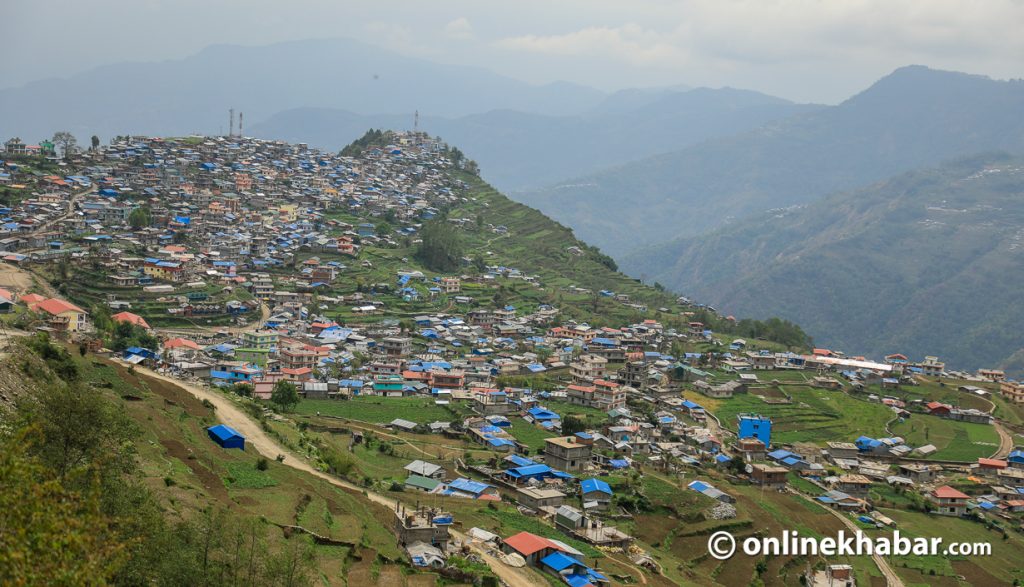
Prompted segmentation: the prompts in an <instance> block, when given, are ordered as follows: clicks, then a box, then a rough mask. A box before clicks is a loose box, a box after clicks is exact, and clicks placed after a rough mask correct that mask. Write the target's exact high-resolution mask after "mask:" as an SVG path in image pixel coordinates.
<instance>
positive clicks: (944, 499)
mask: <svg viewBox="0 0 1024 587" xmlns="http://www.w3.org/2000/svg"><path fill="white" fill-rule="evenodd" d="M928 499H929V500H930V501H931V502H932V503H934V504H935V513H937V514H942V515H943V516H962V515H964V514H965V513H967V500H968V499H970V498H969V497H968V496H967V495H966V494H964V493H961V492H960V491H957V490H956V489H953V488H952V487H950V486H949V485H943V486H942V487H937V488H935V489H932V490H931V491H929V492H928Z"/></svg>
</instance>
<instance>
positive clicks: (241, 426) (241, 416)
mask: <svg viewBox="0 0 1024 587" xmlns="http://www.w3.org/2000/svg"><path fill="white" fill-rule="evenodd" d="M135 370H136V371H137V372H139V373H142V374H144V375H146V376H147V377H152V378H155V379H159V380H161V381H166V382H167V383H171V384H173V385H177V386H178V387H180V388H182V389H184V390H185V391H187V392H189V393H190V394H192V395H193V396H195V397H196V398H197V399H200V400H207V401H209V402H210V403H211V404H213V406H214V407H215V408H216V411H217V419H218V420H220V421H221V422H223V423H224V424H227V425H228V426H230V427H232V428H234V429H235V430H237V431H238V432H239V433H240V434H241V435H242V436H244V437H245V441H246V442H247V443H248V444H249V445H250V446H252V447H253V448H254V449H256V452H258V453H260V454H262V455H263V456H265V457H267V458H270V459H276V458H277V456H278V455H284V456H285V459H284V463H283V464H285V465H287V466H289V467H291V468H293V469H296V470H298V471H302V472H304V473H308V474H310V475H313V476H314V477H317V478H320V479H323V480H324V481H327V482H328V483H330V484H332V485H335V486H337V487H341V488H343V489H348V490H352V491H357V492H359V493H362V494H364V495H365V496H366V497H367V499H369V500H370V501H372V502H374V503H377V504H380V505H382V506H384V507H387V508H388V509H390V510H392V511H394V509H395V507H396V505H397V503H398V502H396V501H395V500H394V499H391V498H389V497H385V496H383V495H380V494H378V493H374V492H372V491H367V490H366V489H365V488H364V487H359V486H358V485H354V484H352V483H349V482H347V481H343V480H341V479H338V478H337V477H333V476H331V475H328V474H327V473H324V472H323V471H320V470H319V469H317V468H315V467H313V466H312V465H310V464H309V463H307V462H306V461H305V460H304V459H302V458H301V457H299V456H298V455H296V454H294V453H293V452H291V451H290V450H288V449H286V448H284V447H283V446H281V445H280V444H278V443H277V442H276V441H275V440H273V439H272V438H270V436H268V435H267V433H266V432H264V431H263V429H262V428H261V427H260V426H259V424H257V423H256V422H254V421H253V420H252V418H250V417H249V415H248V414H246V413H245V412H244V411H242V409H241V408H240V407H238V406H237V405H236V404H235V403H234V402H232V401H231V400H229V399H227V398H226V397H224V396H223V395H221V394H219V393H216V392H214V391H212V390H209V389H204V388H202V387H198V386H196V385H192V384H189V383H186V382H183V381H181V380H178V379H174V378H173V377H168V376H166V375H162V374H160V373H157V372H155V371H152V370H150V369H147V368H145V367H140V366H136V367H135ZM451 534H452V536H454V537H455V538H456V539H458V540H460V541H461V542H462V543H463V544H466V545H467V546H469V548H470V549H472V550H473V551H474V553H475V554H476V555H477V556H479V557H480V558H481V559H483V561H484V562H485V563H486V564H487V566H488V567H490V568H491V570H492V571H494V574H496V575H497V576H498V578H499V579H501V581H502V582H503V583H505V584H506V585H508V586H509V587H547V586H548V583H547V582H546V581H544V580H543V579H542V578H541V577H539V576H537V574H536V573H534V572H532V571H530V570H529V569H528V568H515V567H510V566H508V565H506V564H504V563H503V562H501V561H500V560H499V559H498V558H497V557H495V556H494V555H492V554H490V553H488V552H487V551H486V550H485V549H484V548H482V547H480V546H478V545H475V544H472V543H471V542H470V541H469V540H468V538H467V537H466V536H465V535H464V534H462V533H461V532H457V531H455V530H451Z"/></svg>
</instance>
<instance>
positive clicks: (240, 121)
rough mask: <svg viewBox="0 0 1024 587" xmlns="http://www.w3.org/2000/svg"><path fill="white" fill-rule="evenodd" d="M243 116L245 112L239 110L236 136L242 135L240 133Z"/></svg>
mask: <svg viewBox="0 0 1024 587" xmlns="http://www.w3.org/2000/svg"><path fill="white" fill-rule="evenodd" d="M243 116H245V112H239V113H238V136H239V137H241V136H243V135H242V117H243Z"/></svg>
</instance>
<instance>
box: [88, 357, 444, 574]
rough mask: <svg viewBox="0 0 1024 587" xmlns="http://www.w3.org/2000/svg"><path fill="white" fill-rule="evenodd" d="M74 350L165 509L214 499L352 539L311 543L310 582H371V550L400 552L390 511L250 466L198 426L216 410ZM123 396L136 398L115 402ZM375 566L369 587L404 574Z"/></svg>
mask: <svg viewBox="0 0 1024 587" xmlns="http://www.w3.org/2000/svg"><path fill="white" fill-rule="evenodd" d="M73 356H74V358H75V360H76V363H77V364H78V365H79V367H80V369H81V370H82V373H83V378H84V379H85V380H86V381H88V382H90V383H92V384H93V386H94V387H95V388H97V389H101V390H103V393H108V394H110V396H111V397H112V398H115V401H118V402H121V403H122V405H123V408H124V410H125V412H126V413H127V414H128V415H129V416H130V417H131V418H132V419H133V420H134V421H136V422H137V423H138V425H139V427H140V429H141V431H142V437H141V438H140V439H139V441H138V442H137V448H138V458H139V461H140V465H141V470H142V472H143V475H144V482H145V483H146V485H147V486H149V487H150V488H151V489H152V490H153V491H154V492H155V493H156V495H157V496H158V498H159V499H160V502H161V503H162V505H163V506H164V507H165V509H166V511H167V515H168V516H171V517H174V518H183V519H188V518H190V517H191V516H194V515H196V513H197V512H198V511H199V510H201V509H203V508H205V507H208V506H217V507H223V508H228V509H229V510H231V511H237V512H239V513H244V514H248V515H258V516H263V517H265V518H266V520H267V521H268V522H277V523H282V524H299V525H302V526H304V527H306V528H308V529H310V530H313V531H315V532H318V533H320V534H322V535H325V536H329V537H331V538H334V539H337V540H341V541H346V542H351V543H353V544H354V545H355V552H353V551H351V550H350V549H346V548H344V547H326V546H321V547H317V554H318V561H317V568H318V569H319V573H320V581H319V583H320V584H324V585H354V584H357V583H352V577H353V576H357V575H358V576H362V577H364V578H365V579H366V581H367V582H365V583H358V584H371V585H372V584H374V583H375V582H376V581H377V579H375V578H373V577H372V575H374V574H377V572H376V571H375V572H374V573H370V565H371V563H372V562H373V560H374V558H375V557H376V556H377V554H378V553H379V554H380V555H381V556H383V557H386V558H387V559H390V560H398V559H400V557H401V553H400V552H399V550H398V548H397V546H396V544H395V540H394V537H393V535H392V533H391V530H390V527H391V522H392V517H391V513H390V512H389V511H386V510H384V509H383V508H380V507H379V506H376V505H374V504H372V503H371V502H369V501H367V500H366V499H364V498H363V497H362V496H361V495H359V494H357V493H355V492H347V491H344V490H342V489H339V488H337V487H335V486H333V485H330V484H328V483H326V482H324V481H322V480H319V479H315V478H313V477H310V476H308V475H306V474H304V473H301V472H298V471H295V470H294V469H292V468H290V467H286V466H283V465H280V464H278V463H275V462H273V461H271V462H270V464H269V468H268V470H267V471H265V472H261V471H258V470H257V469H256V467H255V465H256V461H257V460H258V455H257V454H256V453H255V452H254V451H252V450H249V451H238V450H224V449H221V448H220V447H218V446H217V445H215V444H214V443H213V442H211V441H210V440H209V438H208V437H207V434H206V431H205V428H206V427H207V426H209V425H212V424H215V423H216V422H217V418H216V414H215V413H214V412H213V411H211V410H210V409H208V408H207V407H205V406H204V405H203V404H202V403H200V402H199V401H198V400H196V399H195V398H193V397H192V396H191V395H188V394H187V393H185V392H183V391H182V390H180V389H179V388H177V387H176V386H173V385H169V384H166V383H164V382H161V381H158V380H154V379H148V378H145V377H139V376H135V375H132V374H130V373H128V372H127V371H126V370H125V369H124V368H122V367H120V366H117V365H114V364H111V363H108V362H106V361H103V360H99V359H95V358H93V357H87V358H80V357H79V356H78V354H77V353H74V355H73ZM124 395H130V396H132V397H134V398H138V399H134V400H131V401H128V400H124V399H120V398H121V397H122V396H124ZM293 431H294V429H293ZM378 460H379V459H378ZM271 535H272V536H273V537H274V541H283V537H281V535H280V534H278V533H276V532H272V533H271ZM377 566H378V567H380V569H378V570H379V577H381V579H380V581H383V582H380V583H377V584H379V585H381V586H383V585H391V584H394V583H389V582H388V577H390V578H392V579H393V578H394V577H403V575H402V573H403V572H404V571H402V569H401V568H400V567H398V566H396V565H394V564H390V563H385V564H383V565H377ZM392 571H393V572H392ZM346 574H348V575H349V579H348V580H347V582H346V578H345V577H346ZM429 577H430V576H428V577H424V578H429ZM402 580H403V581H404V578H403V579H402ZM420 581H421V579H416V584H417V585H424V584H433V581H432V580H430V581H429V582H427V583H422V582H420ZM398 584H399V585H401V584H402V583H398Z"/></svg>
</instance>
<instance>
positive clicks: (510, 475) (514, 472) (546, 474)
mask: <svg viewBox="0 0 1024 587" xmlns="http://www.w3.org/2000/svg"><path fill="white" fill-rule="evenodd" d="M554 476H555V474H554V471H553V470H552V469H551V467H549V466H547V465H544V464H538V463H534V464H530V465H524V466H522V467H514V468H512V469H506V470H505V478H506V479H508V480H509V481H510V482H512V483H515V484H516V485H519V484H521V483H528V482H530V481H543V480H544V479H549V478H553V477H554Z"/></svg>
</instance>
